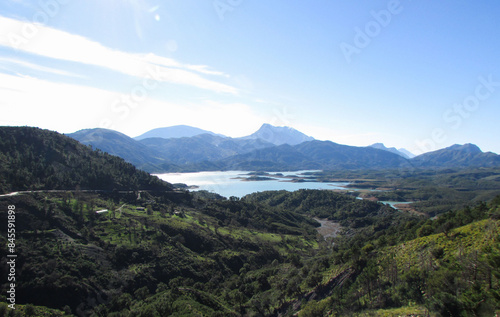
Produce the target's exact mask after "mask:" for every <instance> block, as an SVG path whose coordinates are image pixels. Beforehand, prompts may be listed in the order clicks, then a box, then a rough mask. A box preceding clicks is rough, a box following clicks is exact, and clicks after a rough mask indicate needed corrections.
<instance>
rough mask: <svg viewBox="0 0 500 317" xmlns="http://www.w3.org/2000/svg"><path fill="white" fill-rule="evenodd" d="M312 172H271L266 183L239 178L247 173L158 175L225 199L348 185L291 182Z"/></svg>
mask: <svg viewBox="0 0 500 317" xmlns="http://www.w3.org/2000/svg"><path fill="white" fill-rule="evenodd" d="M304 172H310V171H295V172H280V174H283V176H284V177H280V178H273V175H275V174H277V173H274V172H270V173H269V174H271V175H264V176H265V177H271V178H273V179H272V180H266V181H243V180H241V179H238V177H244V178H246V177H248V176H249V175H248V173H250V172H247V171H224V172H197V173H165V174H156V176H158V177H159V178H160V179H162V180H165V181H167V182H169V183H173V184H175V183H184V184H186V185H188V186H193V185H194V186H199V188H197V189H194V190H208V191H210V192H214V193H217V194H219V195H222V196H225V197H231V196H236V197H240V198H241V197H243V196H245V195H247V194H251V193H254V192H261V191H266V190H283V189H284V190H288V191H294V190H299V189H343V187H342V186H344V185H347V184H348V183H337V182H336V183H320V182H301V183H292V182H289V180H291V179H292V178H293V177H287V176H293V175H296V176H299V177H300V176H301V173H304Z"/></svg>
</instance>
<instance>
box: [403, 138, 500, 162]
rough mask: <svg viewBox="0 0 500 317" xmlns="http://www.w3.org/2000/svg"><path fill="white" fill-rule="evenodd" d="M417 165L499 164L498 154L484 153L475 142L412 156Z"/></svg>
mask: <svg viewBox="0 0 500 317" xmlns="http://www.w3.org/2000/svg"><path fill="white" fill-rule="evenodd" d="M411 161H412V163H413V164H414V165H415V166H417V167H426V168H449V167H460V168H465V167H495V166H500V155H497V154H494V153H491V152H487V153H484V152H483V151H481V149H480V148H479V147H478V146H477V145H475V144H470V143H467V144H463V145H461V144H454V145H452V146H450V147H447V148H444V149H440V150H437V151H433V152H428V153H424V154H422V155H419V156H417V157H415V158H413V159H412V160H411Z"/></svg>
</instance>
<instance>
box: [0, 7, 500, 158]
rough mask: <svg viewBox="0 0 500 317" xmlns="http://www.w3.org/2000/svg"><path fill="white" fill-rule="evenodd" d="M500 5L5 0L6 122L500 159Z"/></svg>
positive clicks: (1, 84)
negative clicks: (462, 148) (295, 136)
mask: <svg viewBox="0 0 500 317" xmlns="http://www.w3.org/2000/svg"><path fill="white" fill-rule="evenodd" d="M499 16H500V3H499V2H497V1H493V0H488V1H481V2H472V1H451V0H444V1H439V2H437V1H430V0H427V1H418V2H417V1H409V0H400V1H398V0H389V1H385V0H384V1H378V0H377V1H340V0H317V1H310V2H305V1H284V0H277V1H249V0H205V1H200V0H197V1H195V0H183V1H159V0H142V1H139V0H40V1H28V0H5V1H2V2H1V4H0V110H1V113H2V115H1V116H0V125H29V126H39V127H42V128H47V129H52V130H56V131H59V132H62V133H70V132H74V131H77V130H79V129H84V128H94V127H105V128H111V129H115V130H117V131H120V132H122V133H125V134H127V135H129V136H132V137H133V136H137V135H139V134H142V133H143V132H145V131H148V130H150V129H153V128H157V127H164V126H171V125H177V124H187V125H192V126H197V127H200V128H203V129H207V130H211V131H213V132H216V133H221V134H224V135H228V136H232V137H238V136H244V135H248V134H250V133H252V132H254V131H255V130H257V129H258V128H259V127H260V126H261V125H262V123H271V124H274V125H277V126H284V125H286V126H291V127H294V128H296V129H298V130H300V131H302V132H304V133H306V134H308V135H311V136H313V137H315V138H317V139H320V140H331V141H334V142H337V143H342V144H348V145H357V146H365V145H369V144H372V143H375V142H383V143H385V144H386V146H395V147H398V148H401V147H404V148H406V149H408V150H410V151H412V152H414V153H417V154H418V153H422V152H426V151H431V150H436V149H439V148H443V147H446V146H450V145H452V144H454V143H460V144H463V143H475V144H477V145H478V146H479V147H481V149H482V150H483V151H492V152H495V153H500V142H499V141H498V136H499V135H500V125H499V124H498V119H499V118H500V60H499V59H498V56H500V37H499V36H498V30H499V29H500V20H499V19H498V17H499Z"/></svg>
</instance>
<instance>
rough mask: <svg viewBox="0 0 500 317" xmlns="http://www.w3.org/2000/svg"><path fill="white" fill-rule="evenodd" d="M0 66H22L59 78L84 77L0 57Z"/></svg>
mask: <svg viewBox="0 0 500 317" xmlns="http://www.w3.org/2000/svg"><path fill="white" fill-rule="evenodd" d="M1 64H4V65H5V64H9V65H12V64H14V65H18V66H22V67H24V68H29V69H32V70H35V71H40V72H44V73H50V74H55V75H61V76H68V77H79V78H83V77H84V76H81V75H78V74H75V73H72V72H68V71H65V70H61V69H56V68H51V67H46V66H41V65H37V64H33V63H29V62H26V61H22V60H18V59H14V58H4V57H0V65H1ZM4 69H7V68H5V67H4Z"/></svg>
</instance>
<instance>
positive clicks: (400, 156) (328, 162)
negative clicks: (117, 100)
mask: <svg viewBox="0 0 500 317" xmlns="http://www.w3.org/2000/svg"><path fill="white" fill-rule="evenodd" d="M155 135H156V137H150V136H155ZM68 136H70V137H72V138H74V139H76V140H77V141H79V142H81V143H83V144H86V145H91V146H92V147H94V148H97V149H100V150H102V151H104V152H108V153H110V154H113V155H117V156H120V157H122V158H123V159H124V160H125V161H127V162H130V163H132V164H133V165H135V166H136V167H138V168H140V169H142V170H145V171H147V172H151V173H161V172H188V171H189V172H196V171H210V170H212V171H214V170H259V171H262V170H274V171H286V170H303V169H322V170H354V169H391V168H403V169H409V168H432V169H441V168H463V167H493V166H500V156H499V155H496V154H494V153H491V152H488V153H484V152H482V151H481V150H480V149H479V148H478V147H477V146H476V145H473V144H465V145H453V146H451V147H448V148H445V149H441V150H438V151H434V152H429V153H425V154H422V155H419V156H416V157H412V156H413V155H412V154H411V153H409V152H408V151H406V150H405V149H399V150H398V149H396V148H387V147H385V146H384V145H383V144H381V143H376V144H373V145H371V146H367V147H357V146H349V145H342V144H337V143H335V142H332V141H319V140H315V139H314V138H312V137H309V136H307V135H305V134H303V133H301V132H300V131H297V130H295V129H293V128H290V127H274V126H272V125H270V124H264V125H262V127H261V128H260V129H259V130H258V131H256V132H255V133H253V134H251V135H249V136H246V137H241V138H230V137H227V136H222V135H218V134H215V133H213V132H209V131H206V130H202V129H198V128H193V127H188V126H175V127H169V128H161V129H154V130H151V131H149V132H146V133H145V134H143V135H141V136H139V137H136V138H135V139H134V138H130V137H128V136H126V135H124V134H122V133H119V132H116V131H113V130H106V129H88V130H80V131H78V132H75V133H72V134H69V135H68ZM173 136H174V137H173Z"/></svg>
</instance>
